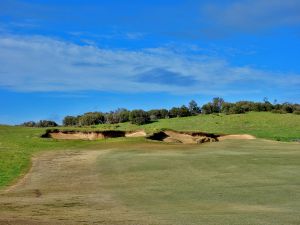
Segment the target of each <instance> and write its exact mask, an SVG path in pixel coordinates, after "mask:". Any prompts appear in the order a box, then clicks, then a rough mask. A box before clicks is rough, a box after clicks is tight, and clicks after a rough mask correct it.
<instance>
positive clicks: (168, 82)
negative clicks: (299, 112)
mask: <svg viewBox="0 0 300 225" xmlns="http://www.w3.org/2000/svg"><path fill="white" fill-rule="evenodd" d="M299 12H300V1H299V0H285V1H281V0H239V1H237V0H222V1H221V0H220V1H217V0H213V1H211V0H210V1H208V0H207V1H206V0H203V1H197V0H193V1H191V0H181V1H179V0H172V1H171V0H164V1H163V0H161V1H159V0H152V1H146V0H145V1H144V0H127V1H126V0H122V1H121V0H110V1H101V0H97V1H96V0H90V1H82V0H81V1H80V0H68V1H67V0H51V1H50V0H43V1H42V0H27V1H24V0H23V1H22V0H1V1H0V101H1V110H0V123H2V124H18V123H21V122H23V121H28V120H39V119H53V120H56V121H57V122H60V121H61V119H62V118H63V117H64V116H65V115H77V114H80V113H84V112H87V111H109V110H113V109H116V108H118V107H125V108H129V109H133V108H142V109H151V108H161V107H165V108H169V107H172V106H180V105H182V104H187V103H188V102H189V101H190V100H191V99H194V100H196V101H197V102H198V103H199V104H203V103H205V102H207V101H209V100H210V99H211V98H212V97H216V96H220V97H223V98H224V99H225V100H227V101H238V100H253V101H261V100H262V99H263V98H264V97H268V98H269V100H270V101H273V100H275V99H276V100H278V101H279V102H286V101H288V102H299V99H300V88H299V87H300V63H299V62H300V61H299V59H300V14H299Z"/></svg>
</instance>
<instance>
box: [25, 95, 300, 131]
mask: <svg viewBox="0 0 300 225" xmlns="http://www.w3.org/2000/svg"><path fill="white" fill-rule="evenodd" d="M250 111H255V112H273V113H294V114H297V115H300V105H299V104H291V103H283V104H278V103H276V101H275V102H274V103H273V104H272V103H271V102H269V101H268V99H267V98H265V99H264V100H263V102H253V101H238V102H235V103H230V102H225V101H224V99H223V98H220V97H217V98H213V99H212V101H211V102H208V103H206V104H204V105H203V106H202V107H200V106H198V104H197V102H196V101H194V100H192V101H190V102H189V104H188V106H185V105H182V106H181V107H173V108H171V109H169V110H168V109H152V110H149V111H144V110H142V109H136V110H131V111H130V110H127V109H123V108H121V109H117V110H114V111H111V112H106V113H103V112H87V113H84V114H82V115H78V116H66V117H65V118H64V119H63V126H92V125H98V124H117V123H123V122H131V123H132V124H137V125H142V124H147V123H150V122H154V121H157V120H159V119H167V118H175V117H187V116H195V115H199V114H214V113H216V114H218V113H224V114H241V113H246V112H250ZM22 125H23V126H28V127H54V126H57V124H56V123H55V122H54V121H49V120H41V121H39V122H37V123H36V122H33V121H29V122H25V123H23V124H22Z"/></svg>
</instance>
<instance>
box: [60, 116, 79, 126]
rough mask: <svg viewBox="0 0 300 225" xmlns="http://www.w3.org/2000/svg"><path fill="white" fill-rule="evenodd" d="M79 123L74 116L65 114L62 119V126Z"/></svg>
mask: <svg viewBox="0 0 300 225" xmlns="http://www.w3.org/2000/svg"><path fill="white" fill-rule="evenodd" d="M78 123H79V118H78V117H76V116H66V117H65V118H64V119H63V125H64V126H76V125H78Z"/></svg>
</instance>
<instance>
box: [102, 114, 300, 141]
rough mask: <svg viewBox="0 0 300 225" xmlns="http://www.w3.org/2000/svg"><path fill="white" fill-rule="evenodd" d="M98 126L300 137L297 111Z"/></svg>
mask: <svg viewBox="0 0 300 225" xmlns="http://www.w3.org/2000/svg"><path fill="white" fill-rule="evenodd" d="M96 129H119V130H136V129H145V130H146V131H147V132H153V131H156V130H160V129H173V130H179V131H202V132H209V133H218V134H252V135H254V136H256V137H258V138H267V139H272V140H278V141H291V140H295V139H300V116H299V115H295V114H274V113H270V112H250V113H246V114H233V115H224V114H220V115H214V114H210V115H198V116H191V117H181V118H172V119H161V120H159V121H157V122H154V123H151V124H146V125H142V126H137V125H133V124H130V123H121V124H117V125H107V124H104V125H98V126H97V127H96Z"/></svg>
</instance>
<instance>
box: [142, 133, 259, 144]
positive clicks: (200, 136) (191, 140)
mask: <svg viewBox="0 0 300 225" xmlns="http://www.w3.org/2000/svg"><path fill="white" fill-rule="evenodd" d="M148 138H149V139H151V140H156V141H163V142H169V143H182V144H202V143H206V142H217V141H223V140H227V139H240V140H245V139H247V140H249V139H255V137H254V136H252V135H248V134H237V135H219V134H211V133H204V132H178V131H170V130H167V131H160V132H157V133H154V134H152V135H151V136H149V137H148Z"/></svg>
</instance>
